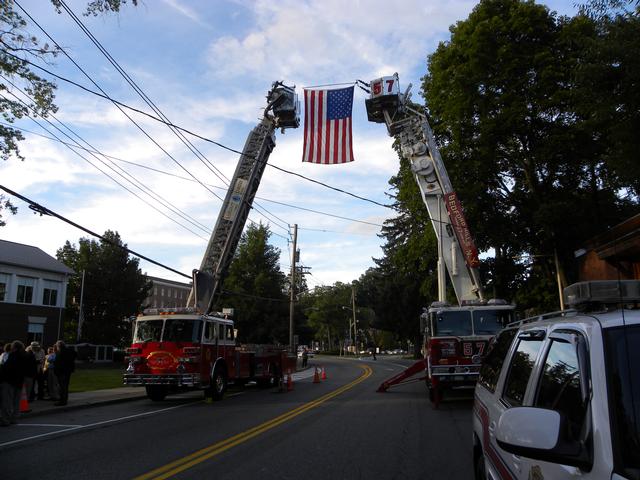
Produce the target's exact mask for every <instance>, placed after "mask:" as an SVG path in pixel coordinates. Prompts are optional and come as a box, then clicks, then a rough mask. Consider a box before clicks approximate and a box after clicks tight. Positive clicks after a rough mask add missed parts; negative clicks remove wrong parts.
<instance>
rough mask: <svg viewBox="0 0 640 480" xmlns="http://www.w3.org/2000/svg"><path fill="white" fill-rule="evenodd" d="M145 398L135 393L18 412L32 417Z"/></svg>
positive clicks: (24, 416)
mask: <svg viewBox="0 0 640 480" xmlns="http://www.w3.org/2000/svg"><path fill="white" fill-rule="evenodd" d="M145 398H147V396H146V395H136V396H130V397H121V398H110V399H105V400H96V401H86V402H82V403H78V404H75V405H69V404H67V405H65V406H60V407H56V406H51V407H47V408H44V409H42V410H36V411H34V410H32V411H30V412H25V413H21V414H20V418H24V419H27V418H33V417H38V416H40V415H46V414H49V413H59V412H70V411H73V410H82V409H85V408H91V407H99V406H102V405H112V404H116V403H124V402H130V401H133V400H143V399H145Z"/></svg>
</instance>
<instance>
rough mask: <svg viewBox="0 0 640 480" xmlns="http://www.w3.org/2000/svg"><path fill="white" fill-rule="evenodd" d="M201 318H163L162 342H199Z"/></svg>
mask: <svg viewBox="0 0 640 480" xmlns="http://www.w3.org/2000/svg"><path fill="white" fill-rule="evenodd" d="M201 335H202V320H187V319H181V318H168V319H166V320H165V324H164V333H163V334H162V341H163V342H199V341H200V337H201Z"/></svg>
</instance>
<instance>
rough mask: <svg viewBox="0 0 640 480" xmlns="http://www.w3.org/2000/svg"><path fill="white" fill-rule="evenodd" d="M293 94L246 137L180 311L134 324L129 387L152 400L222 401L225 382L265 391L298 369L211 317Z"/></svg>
mask: <svg viewBox="0 0 640 480" xmlns="http://www.w3.org/2000/svg"><path fill="white" fill-rule="evenodd" d="M298 110H299V102H298V97H297V95H296V93H295V89H294V88H291V87H288V86H286V85H284V84H283V83H282V82H274V83H273V85H272V88H271V90H270V91H269V92H268V93H267V106H266V108H265V110H264V115H263V117H262V119H261V120H260V123H259V124H258V125H257V126H256V127H255V128H254V129H253V130H252V131H251V132H250V133H249V135H248V137H247V140H246V142H245V146H244V149H243V151H242V154H241V155H240V158H239V160H238V164H237V166H236V170H235V173H234V175H233V178H232V179H231V182H230V184H229V189H228V191H227V195H226V197H225V199H224V201H223V204H222V207H221V209H220V212H219V214H218V220H217V222H216V225H215V228H214V229H213V232H212V234H211V238H210V239H209V243H208V245H207V249H206V251H205V254H204V257H203V259H202V263H201V265H200V269H199V270H194V271H193V289H192V291H191V295H189V300H188V301H187V304H188V305H193V307H187V308H183V309H177V310H176V309H155V310H154V309H148V310H146V311H145V313H144V314H143V315H141V316H139V317H138V318H137V320H136V323H135V330H134V334H133V343H132V345H131V347H130V348H129V349H128V352H127V353H128V355H129V366H128V368H127V370H126V373H125V375H124V383H125V384H126V385H139V386H144V387H145V388H146V390H147V395H148V397H149V398H151V399H152V400H162V399H163V398H164V397H165V396H166V395H167V393H169V392H170V391H175V390H184V389H204V391H205V395H208V396H210V397H212V398H213V399H215V400H219V399H221V398H222V396H223V395H224V392H225V389H226V387H227V383H228V382H233V383H236V384H242V383H246V382H248V381H251V380H255V381H256V382H258V383H259V384H263V385H270V384H276V383H277V382H279V381H281V379H282V376H283V374H285V373H287V371H289V372H291V371H293V370H294V369H295V362H296V357H295V354H294V352H293V351H292V350H290V353H288V352H287V350H286V349H285V348H284V347H276V346H271V345H237V344H236V337H237V332H236V330H235V329H234V324H233V320H231V319H230V318H227V316H225V315H222V314H218V313H215V312H213V306H214V304H215V301H216V299H217V296H219V295H220V293H221V292H222V284H223V282H224V279H225V277H226V275H227V273H228V271H229V266H230V264H231V261H232V259H233V255H234V252H235V249H236V247H237V246H238V242H239V240H240V236H241V234H242V230H243V228H244V225H245V223H246V221H247V218H248V216H249V211H250V210H251V208H252V204H253V199H254V197H255V195H256V192H257V191H258V186H259V185H260V179H261V178H262V174H263V172H264V170H265V167H266V164H267V161H268V160H269V155H270V154H271V152H272V151H273V149H274V147H275V130H276V129H281V131H282V132H284V130H285V129H288V128H297V127H298V126H299V125H300V118H299V114H298Z"/></svg>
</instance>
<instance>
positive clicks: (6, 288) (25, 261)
mask: <svg viewBox="0 0 640 480" xmlns="http://www.w3.org/2000/svg"><path fill="white" fill-rule="evenodd" d="M73 274H75V272H74V271H73V270H72V269H70V268H69V267H67V266H66V265H65V264H63V263H62V262H60V261H58V260H56V259H55V258H53V257H52V256H50V255H48V254H46V253H45V252H43V251H42V250H40V249H39V248H37V247H33V246H30V245H23V244H20V243H14V242H8V241H6V240H0V342H10V341H13V340H21V341H23V342H32V341H34V340H35V341H37V342H40V343H41V344H42V345H43V346H45V347H47V346H50V345H52V344H53V343H54V342H55V341H56V340H57V339H59V338H61V334H62V319H63V309H64V308H65V299H66V295H67V283H68V280H69V276H70V275H73Z"/></svg>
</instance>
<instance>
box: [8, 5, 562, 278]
mask: <svg viewBox="0 0 640 480" xmlns="http://www.w3.org/2000/svg"><path fill="white" fill-rule="evenodd" d="M19 2H20V5H22V6H23V7H24V9H25V10H26V11H27V12H28V13H29V14H30V15H31V16H33V17H34V19H35V20H36V21H37V22H38V23H39V24H40V25H41V26H42V27H43V28H44V29H45V30H46V31H47V32H48V33H49V34H50V35H51V36H52V37H53V38H54V39H55V40H56V41H57V42H58V43H59V44H60V45H61V46H63V47H64V48H65V50H66V51H67V52H68V53H69V54H70V56H71V57H72V58H73V59H74V60H75V61H76V62H77V63H78V64H80V65H81V66H82V68H83V69H85V71H86V72H87V73H88V74H89V75H90V76H91V77H92V78H93V79H94V80H95V81H96V82H97V83H98V84H99V85H100V86H101V87H102V88H103V89H104V90H105V91H106V92H107V93H108V94H109V95H110V96H111V97H112V98H115V99H117V100H120V101H122V102H124V103H127V104H129V105H132V106H135V107H137V108H140V109H143V110H145V111H149V108H148V107H147V106H146V105H144V104H143V102H142V100H141V99H140V98H139V97H138V96H137V95H136V94H135V92H134V91H133V90H132V89H131V87H129V86H128V85H127V84H126V83H125V81H124V80H123V79H122V77H121V76H120V75H119V74H118V73H117V72H116V71H115V69H114V68H113V67H111V65H110V64H109V63H108V62H107V60H106V59H105V58H104V57H103V56H102V55H101V54H100V53H99V51H98V50H97V48H96V47H95V46H94V45H93V44H91V43H90V42H89V40H88V38H87V37H86V36H85V35H84V33H82V31H81V30H80V28H79V27H78V26H77V25H76V24H75V23H74V22H73V20H72V19H71V18H70V16H69V15H68V14H66V13H62V14H56V13H55V11H54V9H53V7H52V5H51V4H50V3H49V2H48V1H43V0H19ZM67 3H68V5H69V6H70V7H71V8H72V9H73V10H74V11H75V13H76V14H77V15H78V16H79V17H80V18H81V20H82V22H83V23H84V24H85V26H86V27H87V28H88V29H89V30H90V31H91V33H93V35H94V36H95V37H96V38H97V39H98V40H99V41H100V42H101V43H102V45H103V46H104V47H105V48H106V49H107V50H108V52H109V53H110V54H111V55H112V56H113V57H114V58H115V59H116V60H117V61H118V62H119V63H120V65H121V66H122V67H123V68H124V69H125V70H126V72H127V73H128V74H129V76H130V77H132V78H133V79H134V80H135V81H136V82H137V83H138V85H139V86H140V87H141V88H142V90H144V92H145V93H146V94H147V95H148V96H149V97H150V98H151V99H152V100H153V101H154V102H155V103H156V104H157V105H158V106H159V107H160V109H161V110H162V111H163V113H164V114H165V115H166V116H167V117H168V118H169V119H170V120H171V121H172V122H173V123H174V124H176V125H179V126H181V127H184V128H187V129H189V130H191V131H193V132H196V133H198V134H200V135H202V136H204V137H207V138H210V139H212V140H216V141H218V142H221V143H223V144H224V145H227V146H229V147H231V148H234V149H237V150H241V149H242V146H243V145H244V141H245V139H246V136H247V134H248V133H249V131H250V130H251V129H252V128H253V127H254V126H255V125H256V123H257V122H258V120H259V117H260V113H261V111H262V110H263V109H264V107H265V104H266V102H265V94H266V92H267V91H268V90H269V88H270V86H271V83H272V82H273V81H274V80H284V81H285V82H286V83H287V84H289V85H296V87H297V92H298V95H299V96H300V98H302V87H306V86H312V85H320V84H333V83H342V82H353V81H355V80H356V79H362V80H365V81H369V80H371V79H374V78H377V77H379V76H382V75H391V74H393V73H394V72H398V73H399V75H400V81H401V88H403V89H404V88H406V86H407V85H408V83H410V82H411V83H413V85H414V88H413V92H414V100H418V99H419V98H420V97H419V95H418V91H419V84H420V77H421V76H423V75H424V74H425V72H426V57H427V55H429V54H430V53H432V52H433V51H434V50H435V48H436V46H437V44H438V42H439V41H442V40H447V39H448V38H449V32H448V28H449V26H450V25H451V24H453V23H455V22H456V21H458V20H464V19H465V18H466V17H467V16H468V14H469V12H470V11H471V9H472V8H473V6H474V5H475V4H476V2H472V1H463V0H452V1H448V2H441V1H439V0H415V1H414V0H407V1H401V2H389V1H379V0H370V1H364V0H362V1H353V2H344V1H336V0H327V1H278V2H273V1H262V0H259V1H244V0H237V1H195V0H194V1H179V0H147V1H146V2H144V3H142V4H140V5H139V6H138V7H133V6H131V5H126V6H125V7H124V8H123V10H122V11H121V13H119V14H117V15H107V16H100V17H84V16H81V15H80V14H81V13H82V11H83V8H84V5H85V4H86V1H85V0H82V1H67ZM546 4H547V5H549V6H550V8H551V9H552V10H557V11H559V12H560V13H563V14H573V11H574V8H573V2H572V1H571V0H565V1H563V0H559V1H555V2H547V3H546ZM29 30H30V32H31V33H34V34H36V35H37V36H38V37H40V38H43V37H44V35H43V34H42V32H40V31H39V30H38V29H37V27H35V26H32V25H30V26H29ZM47 68H48V69H50V70H51V71H53V72H55V73H56V74H58V75H61V76H64V77H67V78H70V79H73V80H74V81H76V82H78V83H81V84H82V85H85V86H87V87H91V88H92V89H95V87H93V86H92V85H91V84H90V82H89V80H87V78H86V77H84V75H83V74H82V73H81V72H80V71H79V70H78V69H77V68H76V67H75V66H74V65H73V64H72V63H71V62H70V61H69V60H68V59H67V58H65V57H64V56H62V55H60V56H58V57H57V58H56V59H55V60H53V62H52V63H51V64H49V65H47ZM56 83H57V84H58V90H57V93H56V103H57V105H58V107H59V111H58V113H57V114H56V117H57V118H58V119H59V120H61V121H62V122H64V124H65V125H66V126H68V127H70V128H71V129H73V131H74V132H76V133H77V134H78V135H80V136H82V138H83V139H85V140H86V141H87V142H89V143H90V144H91V145H93V147H95V148H97V149H98V150H99V151H100V152H102V153H103V154H105V155H109V156H111V157H114V158H117V160H115V159H114V160H113V164H111V166H112V167H113V168H116V169H117V168H122V169H125V170H126V171H127V172H128V174H130V175H132V176H134V177H135V178H136V179H138V180H139V181H141V182H143V183H144V185H145V186H146V187H148V188H149V189H151V190H152V191H153V192H155V194H157V195H159V196H161V197H162V198H163V199H164V200H166V201H167V202H170V203H171V204H172V205H175V206H176V207H177V208H179V209H180V210H181V211H183V212H185V213H187V214H188V215H189V216H191V217H192V218H193V219H195V220H197V222H199V223H200V224H201V227H195V226H193V225H188V224H186V222H184V221H182V220H180V221H182V223H184V224H185V225H187V226H188V228H189V229H190V230H192V231H193V232H195V233H192V232H190V231H188V230H187V229H184V228H182V227H180V226H179V225H177V224H176V223H174V222H173V221H171V220H170V219H169V218H167V216H169V217H173V218H174V219H176V216H175V214H174V213H172V212H170V211H168V210H167V209H165V208H164V207H162V206H161V205H159V204H158V203H157V200H154V199H151V198H149V197H145V198H147V200H148V201H149V202H150V203H153V204H154V205H155V206H156V207H157V208H159V209H161V210H162V211H163V212H164V213H165V215H167V216H163V215H162V214H160V213H158V212H157V211H156V210H154V209H153V208H151V207H150V206H149V205H147V204H145V203H144V202H142V201H141V200H139V199H138V198H136V197H135V196H133V195H131V194H130V193H128V192H127V191H126V190H124V189H123V188H122V187H120V186H118V185H117V184H116V183H114V182H113V181H112V180H110V179H109V178H108V177H106V176H105V175H103V174H102V173H100V172H99V171H98V170H97V169H95V168H94V167H92V166H91V165H89V164H88V162H87V161H85V160H83V159H82V158H80V157H79V156H77V155H76V154H75V153H74V152H73V151H71V150H70V149H68V148H67V147H65V146H64V145H62V144H60V143H58V142H54V141H51V140H48V139H45V138H42V137H40V136H37V135H35V134H30V133H25V137H26V140H25V141H23V142H22V143H21V151H22V154H23V155H24V156H25V157H26V159H25V161H23V162H21V161H19V160H17V159H14V158H12V159H10V160H8V161H7V162H1V163H0V184H2V185H5V186H6V187H8V188H10V189H12V190H14V191H17V192H19V193H21V194H22V195H24V196H26V197H29V198H31V199H33V200H35V201H37V202H39V203H41V204H43V205H45V206H46V207H48V208H50V209H51V210H54V211H56V212H57V213H59V214H61V215H63V216H66V217H67V218H69V219H71V220H73V221H75V222H77V223H79V224H81V225H84V226H85V227H87V228H89V229H91V230H93V231H95V232H99V233H102V232H104V231H105V230H106V229H111V230H117V231H118V232H119V233H120V234H121V236H122V238H123V240H124V241H125V242H126V243H127V244H128V245H129V247H130V248H131V249H133V250H136V251H138V252H140V253H142V254H144V255H146V256H148V257H151V258H153V259H155V260H157V261H160V262H162V263H164V264H166V265H169V266H171V267H172V268H175V269H176V270H179V271H182V272H185V273H190V272H191V270H192V269H193V268H197V267H198V266H199V265H200V262H201V259H202V255H203V253H204V250H205V247H206V243H207V239H208V233H206V232H205V231H204V230H203V227H202V226H204V228H205V229H209V230H211V229H212V228H213V226H214V224H215V221H216V218H217V215H218V212H219V209H220V206H221V203H222V202H221V201H220V200H219V199H218V198H216V197H215V196H214V195H212V194H211V193H210V192H209V191H207V189H205V188H203V187H202V186H200V185H199V184H198V183H196V182H194V181H190V180H183V179H179V178H176V177H175V176H171V175H180V176H183V177H186V176H187V174H186V173H185V172H184V171H183V170H181V168H180V167H179V166H178V165H176V163H174V161H173V160H171V159H170V158H169V157H168V156H167V155H166V154H165V153H163V152H162V151H161V150H160V149H159V148H158V147H157V146H156V145H154V144H153V143H152V142H151V141H150V140H149V139H147V138H146V137H145V136H144V135H143V134H142V133H140V132H139V130H138V129H137V128H136V127H135V126H134V125H133V124H132V123H131V122H130V121H129V120H128V119H126V117H125V116H124V115H122V114H121V113H120V112H119V111H118V110H117V109H116V107H114V106H113V105H112V104H111V103H110V102H108V101H107V100H103V99H100V98H98V97H95V96H92V95H91V94H88V93H85V92H83V91H81V90H80V89H78V88H77V87H74V86H71V85H68V84H66V83H64V82H61V81H57V82H56ZM14 93H15V94H16V95H20V93H19V92H17V91H15V92H14ZM365 97H366V94H365V93H364V92H362V91H359V90H358V89H356V94H355V98H354V108H353V112H354V113H353V125H354V127H353V134H354V139H353V145H354V156H355V162H353V163H351V164H347V165H335V166H333V165H331V166H321V165H310V164H302V163H301V157H302V130H303V129H302V127H300V128H299V129H297V130H288V131H287V132H286V133H285V134H284V135H282V134H281V133H280V132H278V133H277V134H276V148H275V150H274V152H273V153H272V154H271V157H270V160H269V163H271V164H274V165H277V166H280V167H282V168H285V169H287V170H291V171H294V172H297V173H300V174H303V175H305V176H308V177H312V178H314V179H317V180H319V181H322V182H325V183H328V184H330V185H333V186H335V187H337V188H340V189H343V190H347V191H350V192H352V193H355V194H357V195H360V196H363V197H367V198H370V199H373V200H375V201H378V202H380V203H388V201H389V200H388V198H387V197H386V195H385V193H388V192H389V188H388V187H389V186H388V180H389V178H390V177H391V176H392V175H394V174H395V173H396V172H397V169H398V161H397V156H396V154H395V152H394V151H393V150H392V148H391V144H392V139H391V138H389V137H388V136H387V135H386V130H385V128H384V126H382V125H377V124H369V123H368V122H367V119H366V112H365V109H364V100H365ZM132 117H133V118H134V119H135V120H136V122H138V123H139V124H140V125H142V126H143V127H144V129H145V130H146V131H147V132H148V133H149V134H150V135H151V136H152V137H153V138H154V139H155V140H156V141H157V142H158V143H159V144H161V145H162V147H163V148H164V149H165V150H166V151H168V152H169V153H170V154H171V155H172V156H173V157H174V158H175V159H176V160H178V161H179V162H180V164H181V165H183V166H184V167H185V168H186V169H188V170H189V172H191V173H192V174H193V175H195V176H196V177H197V178H198V179H199V180H200V181H202V182H204V183H207V184H210V185H213V187H212V188H211V189H212V190H213V191H215V192H217V193H218V195H220V196H221V197H224V184H223V182H222V181H221V180H219V179H218V178H216V177H215V176H214V175H213V173H212V172H211V171H210V170H209V169H207V168H205V166H204V165H203V163H202V162H201V161H200V160H199V159H197V158H196V157H195V155H194V154H192V153H191V152H190V151H189V150H188V149H187V148H186V147H185V146H184V145H182V144H181V143H180V142H179V141H178V139H177V138H176V137H175V136H174V135H173V134H172V133H171V132H170V131H169V130H168V129H167V127H165V126H163V125H161V124H159V123H157V122H154V121H153V120H150V119H148V118H145V117H143V116H140V115H138V114H133V115H132ZM17 126H18V127H20V128H24V129H27V130H29V131H32V132H34V133H38V134H44V135H49V134H48V133H47V132H45V131H44V130H43V129H42V128H41V127H40V126H39V125H37V124H36V123H34V122H33V121H32V120H30V119H23V120H21V121H19V122H18V123H17ZM46 126H47V128H48V129H49V130H52V131H55V130H53V128H52V127H50V126H49V125H46ZM58 135H60V134H59V133H58ZM190 140H191V141H192V142H193V143H194V144H195V145H196V146H197V148H198V149H199V150H200V151H201V152H202V153H203V154H204V155H205V156H206V158H207V159H208V160H209V161H210V162H211V163H213V164H215V165H216V167H217V168H219V169H220V170H221V171H222V172H224V174H225V175H226V176H227V177H228V178H231V177H232V175H233V170H234V168H235V165H236V163H237V155H236V154H233V153H230V152H228V151H226V150H223V149H220V148H219V147H216V146H214V145H212V144H209V143H206V142H203V141H201V140H198V139H195V138H190ZM81 153H82V154H83V155H84V156H85V157H86V158H87V159H88V160H90V161H91V162H93V163H95V164H97V165H100V167H101V168H102V169H103V170H105V171H108V172H109V173H110V174H111V175H112V176H115V175H114V174H113V172H112V171H110V170H108V169H107V167H105V166H104V165H102V164H100V163H99V162H98V161H97V160H96V159H95V158H94V157H92V156H90V155H89V154H87V153H84V152H81ZM103 160H105V161H107V160H106V159H104V158H103ZM124 161H126V162H134V163H136V164H140V165H144V166H146V167H151V168H154V169H157V170H161V171H162V172H166V173H160V172H155V171H152V170H149V169H145V168H142V167H140V166H135V165H132V164H131V163H125V162H124ZM107 162H108V161H107ZM445 162H446V159H445ZM116 165H117V167H116ZM168 174H171V175H168ZM116 178H118V177H116ZM120 180H121V181H122V179H120ZM122 182H123V181H122ZM123 183H124V182H123ZM215 187H219V188H215ZM129 188H131V189H132V190H133V189H135V187H132V186H130V187H129ZM138 193H139V194H140V195H141V196H143V194H142V193H140V192H139V191H138ZM275 202H281V203H287V204H291V205H294V206H298V207H302V208H305V209H313V210H318V211H321V212H323V213H326V214H330V215H336V216H341V217H348V218H350V219H353V220H359V222H356V221H347V220H342V219H338V218H335V217H332V216H329V215H322V214H317V213H312V212H309V211H306V210H301V209H297V208H293V207H290V206H284V205H281V204H279V203H275ZM15 203H16V205H17V206H18V207H19V208H20V210H19V213H18V214H17V215H16V216H11V217H9V218H8V225H7V226H6V227H4V228H1V229H0V238H2V239H4V240H10V241H15V242H21V243H25V244H29V245H35V246H38V247H40V248H42V249H43V250H44V251H46V252H47V253H50V254H52V255H53V254H55V251H56V249H57V248H59V247H61V246H62V245H63V244H64V242H65V241H66V240H70V241H72V242H73V243H77V241H78V239H79V238H80V237H82V236H87V235H86V234H84V233H83V232H81V231H79V230H77V229H75V228H74V227H72V226H69V225H67V224H65V223H63V222H61V221H59V220H56V219H54V218H49V217H40V216H37V215H34V214H33V213H32V212H31V211H30V210H29V209H28V208H27V207H26V205H25V204H24V203H22V202H21V201H19V200H17V201H15ZM257 203H258V204H259V205H260V206H261V207H263V208H264V209H266V210H267V211H268V213H265V215H266V216H267V217H268V219H267V218H265V217H264V216H262V215H260V214H258V213H257V212H256V211H255V210H254V212H253V213H252V214H251V215H250V218H251V219H252V220H254V221H256V222H259V221H262V222H263V223H267V222H268V223H269V224H270V225H271V231H272V232H273V236H272V237H271V243H272V244H274V245H275V246H276V247H278V248H279V249H280V250H281V252H282V255H281V264H282V268H283V270H285V271H288V269H289V268H290V248H291V247H290V244H289V242H288V239H289V238H290V232H289V230H290V229H289V228H288V227H287V225H293V224H298V226H299V231H298V246H299V248H300V250H301V263H302V264H303V265H305V266H307V267H311V273H312V275H310V276H307V281H308V284H309V286H310V287H311V288H313V287H315V286H317V285H329V284H332V283H334V282H336V281H342V282H350V281H351V280H353V279H356V278H358V277H359V276H360V275H361V274H362V273H364V271H365V270H366V269H367V268H369V267H371V266H373V261H372V257H380V256H381V255H382V253H381V250H380V245H381V244H382V240H381V239H380V238H379V237H378V236H377V234H378V233H379V231H380V227H379V226H377V225H380V224H382V222H383V221H384V220H385V219H386V218H388V217H389V215H390V214H391V213H392V212H391V211H390V210H388V209H385V208H382V207H379V206H376V205H373V204H370V203H366V202H363V201H360V200H355V199H353V198H351V197H348V196H345V195H343V194H340V193H337V192H334V191H331V190H328V189H326V188H323V187H320V186H318V185H314V184H312V183H309V182H307V181H304V180H302V179H300V178H297V177H294V176H291V175H287V174H284V173H282V172H280V171H278V170H276V169H273V168H270V167H267V169H266V171H265V173H264V176H263V180H262V183H261V185H260V189H259V190H258V198H257ZM263 212H264V211H263ZM363 222H366V223H363ZM372 224H373V225H372ZM318 230H322V231H318ZM141 266H142V269H143V271H145V272H147V273H148V274H150V275H155V276H161V277H165V278H170V279H175V280H180V279H181V278H180V277H178V276H176V275H175V274H172V273H170V272H168V271H166V270H163V269H161V268H159V267H157V266H155V265H153V264H149V263H147V262H145V261H142V262H141Z"/></svg>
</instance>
